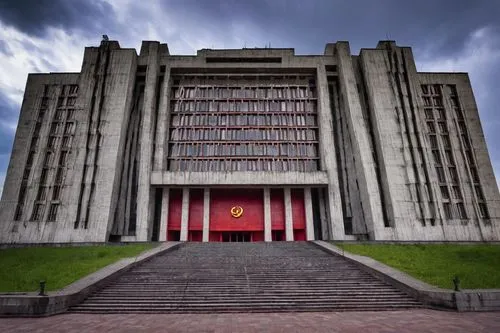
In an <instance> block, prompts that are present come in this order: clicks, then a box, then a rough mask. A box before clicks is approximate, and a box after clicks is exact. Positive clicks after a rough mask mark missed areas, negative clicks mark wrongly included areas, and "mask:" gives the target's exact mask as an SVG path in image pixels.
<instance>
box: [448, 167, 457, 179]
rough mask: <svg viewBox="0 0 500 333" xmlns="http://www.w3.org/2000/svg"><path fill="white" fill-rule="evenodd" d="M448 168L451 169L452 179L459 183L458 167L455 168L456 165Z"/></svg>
mask: <svg viewBox="0 0 500 333" xmlns="http://www.w3.org/2000/svg"><path fill="white" fill-rule="evenodd" d="M448 170H449V171H450V177H451V181H452V182H453V183H457V182H458V173H457V168H455V167H450V168H448Z"/></svg>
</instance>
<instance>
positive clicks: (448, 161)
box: [444, 149, 455, 165]
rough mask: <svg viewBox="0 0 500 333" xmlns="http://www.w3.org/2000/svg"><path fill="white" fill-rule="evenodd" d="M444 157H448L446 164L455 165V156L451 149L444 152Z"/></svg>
mask: <svg viewBox="0 0 500 333" xmlns="http://www.w3.org/2000/svg"><path fill="white" fill-rule="evenodd" d="M444 156H445V157H446V163H447V164H448V165H455V162H454V160H453V154H452V152H451V150H450V149H446V150H445V151H444Z"/></svg>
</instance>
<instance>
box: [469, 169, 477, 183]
mask: <svg viewBox="0 0 500 333" xmlns="http://www.w3.org/2000/svg"><path fill="white" fill-rule="evenodd" d="M470 173H471V176H472V181H473V182H474V183H479V174H478V173H477V169H476V168H475V167H472V168H470Z"/></svg>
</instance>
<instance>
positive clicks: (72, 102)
mask: <svg viewBox="0 0 500 333" xmlns="http://www.w3.org/2000/svg"><path fill="white" fill-rule="evenodd" d="M75 103H76V98H75V97H68V99H67V101H66V106H74V105H75Z"/></svg>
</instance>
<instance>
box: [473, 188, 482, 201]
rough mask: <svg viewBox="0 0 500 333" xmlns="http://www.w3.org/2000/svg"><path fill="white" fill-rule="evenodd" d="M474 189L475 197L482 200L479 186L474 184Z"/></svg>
mask: <svg viewBox="0 0 500 333" xmlns="http://www.w3.org/2000/svg"><path fill="white" fill-rule="evenodd" d="M474 190H475V191H476V197H477V200H479V201H484V196H483V191H482V190H481V186H478V185H476V186H474Z"/></svg>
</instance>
